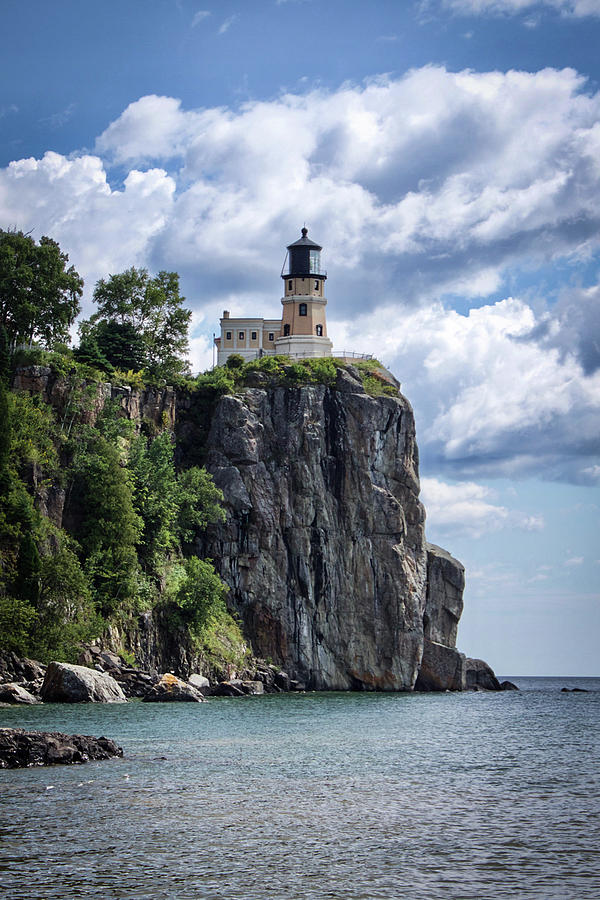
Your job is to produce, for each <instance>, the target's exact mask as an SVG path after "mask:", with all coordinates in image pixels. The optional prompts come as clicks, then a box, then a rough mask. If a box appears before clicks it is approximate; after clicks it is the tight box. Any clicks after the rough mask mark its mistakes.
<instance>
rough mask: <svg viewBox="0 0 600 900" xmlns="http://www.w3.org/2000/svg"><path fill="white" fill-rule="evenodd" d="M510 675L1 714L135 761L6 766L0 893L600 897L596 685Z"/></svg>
mask: <svg viewBox="0 0 600 900" xmlns="http://www.w3.org/2000/svg"><path fill="white" fill-rule="evenodd" d="M509 677H510V676H509ZM511 680H514V681H516V683H517V684H519V685H520V687H521V688H522V690H521V691H519V692H518V693H517V692H507V693H501V694H487V693H466V694H412V695H411V694H358V693H352V694H338V693H324V694H315V693H308V694H296V695H295V694H288V695H281V694H280V695H272V696H266V697H245V698H239V699H228V698H223V699H214V700H211V701H210V702H208V703H204V704H185V703H182V704H172V705H170V704H146V703H139V702H133V703H129V704H127V705H117V706H112V705H109V706H104V705H100V704H89V705H85V706H66V705H48V706H40V707H33V708H24V707H20V708H11V709H2V710H0V723H1V724H3V725H10V726H15V727H17V726H18V727H24V728H36V729H44V730H60V731H66V732H81V733H85V734H95V735H101V734H104V735H106V736H107V737H111V738H113V739H115V740H116V741H118V742H119V743H120V744H121V745H122V746H123V748H124V751H125V758H124V759H119V760H110V761H107V762H99V763H88V764H86V765H84V766H64V767H53V768H44V769H27V770H12V771H0V792H1V794H0V886H1V887H0V895H1V896H2V897H3V898H10V900H38V898H39V900H42V898H43V900H51V898H52V900H55V898H56V900H66V898H75V897H76V898H83V897H85V898H89V897H102V898H104V900H113V898H118V900H129V898H136V900H138V898H148V900H150V898H151V900H158V898H160V900H162V898H165V900H183V898H186V900H187V898H190V900H192V898H210V900H213V898H214V900H217V898H219V900H255V898H256V900H308V898H318V900H321V898H338V900H376V898H386V900H399V898H411V900H413V898H414V900H421V898H422V900H435V898H443V900H451V898H456V900H458V898H460V900H467V898H468V900H483V898H495V900H496V898H504V897H506V898H511V900H514V898H534V897H535V898H543V900H553V898H561V900H563V898H573V900H585V898H594V900H597V898H598V897H600V800H599V795H600V791H599V777H600V775H599V773H600V769H599V753H598V751H599V748H600V741H599V738H600V679H583V678H580V679H567V678H560V679H536V678H512V679H511ZM575 685H578V686H580V687H585V688H588V689H589V691H590V692H589V693H574V694H573V693H561V692H560V688H561V687H563V686H568V687H573V686H575Z"/></svg>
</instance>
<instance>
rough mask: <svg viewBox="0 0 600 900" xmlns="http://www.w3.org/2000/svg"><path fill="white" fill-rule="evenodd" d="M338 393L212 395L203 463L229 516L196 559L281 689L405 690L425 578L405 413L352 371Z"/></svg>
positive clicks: (418, 640)
mask: <svg viewBox="0 0 600 900" xmlns="http://www.w3.org/2000/svg"><path fill="white" fill-rule="evenodd" d="M342 387H343V390H342V391H339V390H334V389H330V388H326V387H325V386H320V385H319V386H305V387H298V388H282V387H268V388H265V389H258V388H250V389H246V390H245V391H244V393H243V395H241V396H225V397H223V398H221V400H220V401H219V403H218V404H217V406H216V409H215V410H214V413H213V416H212V420H211V425H210V431H209V434H208V439H207V444H206V466H207V468H208V469H209V471H210V472H211V473H212V474H213V476H214V479H215V482H216V484H217V485H218V486H219V487H220V488H221V489H222V490H223V492H224V495H225V502H226V508H227V513H228V516H227V521H226V523H225V524H224V525H223V526H220V527H219V528H217V529H215V530H213V531H212V532H211V535H210V538H207V539H206V540H205V541H204V544H203V546H202V547H200V548H199V549H200V551H201V552H202V553H204V555H206V556H208V557H210V558H212V559H213V560H214V561H215V564H216V565H217V566H218V568H219V570H220V574H221V575H222V577H223V578H224V580H225V581H226V582H227V584H228V585H229V586H230V589H231V593H230V601H231V602H232V604H233V605H234V606H235V608H236V610H237V611H238V613H239V615H240V617H241V618H242V621H243V625H244V631H245V634H246V635H247V636H248V637H249V638H250V640H251V643H252V646H253V650H254V652H255V653H256V654H257V655H259V656H262V657H264V658H267V659H272V660H273V661H275V662H276V663H277V664H278V665H280V666H282V667H283V668H284V669H285V671H286V672H287V673H288V675H289V677H290V678H291V679H292V680H294V681H299V682H301V683H303V684H306V685H307V687H309V688H313V689H340V690H345V689H359V690H360V689H362V690H411V689H412V688H413V686H414V683H415V680H416V677H417V672H418V668H419V664H420V661H421V655H422V650H423V613H424V608H425V595H426V577H427V554H426V549H425V539H424V512H423V507H422V505H421V503H420V502H419V498H418V494H419V479H418V452H417V447H416V443H415V432H414V421H413V415H412V410H411V407H410V405H409V403H408V401H407V400H405V399H404V397H402V396H401V395H398V397H388V396H383V397H378V398H372V397H370V396H368V395H367V394H365V392H364V389H363V387H362V384H361V383H360V381H359V380H358V379H357V378H355V377H354V376H353V375H352V373H351V371H349V370H346V372H345V373H344V377H343V385H342Z"/></svg>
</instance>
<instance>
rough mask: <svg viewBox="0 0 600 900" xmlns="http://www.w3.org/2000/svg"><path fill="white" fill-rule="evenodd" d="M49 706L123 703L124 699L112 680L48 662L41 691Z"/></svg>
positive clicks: (80, 668)
mask: <svg viewBox="0 0 600 900" xmlns="http://www.w3.org/2000/svg"><path fill="white" fill-rule="evenodd" d="M41 696H42V700H46V701H48V702H50V703H126V702H127V698H126V697H125V694H124V693H123V691H122V690H121V687H120V686H119V685H118V684H117V682H116V681H115V679H114V678H112V677H111V676H110V675H107V674H106V672H96V671H95V670H94V669H88V668H86V667H85V666H74V665H71V664H69V663H61V662H51V663H50V664H49V665H48V668H47V670H46V676H45V678H44V684H43V685H42V691H41Z"/></svg>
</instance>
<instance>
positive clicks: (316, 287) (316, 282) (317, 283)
mask: <svg viewBox="0 0 600 900" xmlns="http://www.w3.org/2000/svg"><path fill="white" fill-rule="evenodd" d="M318 290H319V282H318V281H315V291H318Z"/></svg>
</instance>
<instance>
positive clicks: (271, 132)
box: [0, 66, 600, 505]
mask: <svg viewBox="0 0 600 900" xmlns="http://www.w3.org/2000/svg"><path fill="white" fill-rule="evenodd" d="M113 164H116V165H117V166H118V167H119V168H116V169H113V170H112V171H111V166H112V165H113ZM122 171H124V172H125V178H124V182H123V184H122V186H118V187H115V186H112V185H111V183H110V182H109V178H108V176H107V172H109V173H111V174H112V173H113V172H115V173H118V174H120V173H121V172H122ZM599 194H600V94H599V93H593V92H592V91H590V90H588V89H587V85H586V83H585V81H584V79H582V78H581V77H580V76H579V75H578V74H577V73H576V72H574V71H573V70H571V69H565V70H562V71H557V70H554V69H544V70H543V71H540V72H537V73H527V72H507V73H501V72H488V73H474V72H470V71H465V72H459V73H451V72H448V71H446V70H445V69H443V68H441V67H434V66H428V67H424V68H422V69H417V70H414V71H411V72H409V73H407V74H406V75H405V76H404V77H402V78H399V79H390V78H379V79H372V80H370V81H369V82H367V83H365V84H364V85H362V86H356V85H351V84H346V85H343V86H342V87H340V88H339V89H338V90H337V91H331V92H328V91H323V90H312V91H309V92H307V93H305V94H291V93H288V94H285V95H283V96H281V97H278V98H276V99H274V100H271V101H264V102H250V103H246V104H243V105H241V106H240V107H239V108H237V109H230V108H208V109H193V110H186V109H184V108H183V107H182V105H181V102H180V101H179V100H177V99H175V98H172V97H160V96H156V95H151V96H147V97H142V98H141V99H139V100H138V101H136V102H134V103H132V104H130V105H129V106H128V107H127V108H126V109H125V110H124V111H123V113H122V114H121V115H120V116H119V117H118V118H117V119H116V120H115V121H114V122H112V123H111V124H110V125H109V126H108V127H107V128H106V130H105V131H104V132H103V134H102V135H100V137H99V138H98V140H97V143H96V148H95V155H89V154H85V155H83V154H82V155H80V156H77V155H75V154H74V155H73V156H71V157H64V156H60V155H59V154H56V153H47V154H46V155H45V156H44V157H43V159H42V160H33V159H29V160H20V161H18V162H15V163H13V164H11V166H9V167H8V168H7V169H4V170H1V171H0V216H1V218H2V221H3V222H5V223H6V224H7V225H12V226H16V227H18V228H23V229H26V230H29V229H31V228H34V229H35V234H36V235H37V236H39V235H40V234H42V233H48V234H51V235H52V236H53V237H55V238H56V239H57V240H58V241H59V243H60V244H61V246H62V247H63V248H64V249H65V250H66V251H67V252H69V254H70V256H71V260H72V261H73V262H74V264H75V265H76V267H77V269H78V270H79V271H80V272H82V274H83V275H84V276H85V277H86V278H87V279H88V284H90V285H93V280H95V279H96V278H98V277H100V276H101V275H106V274H107V273H108V272H114V271H120V270H122V269H123V268H126V267H127V266H130V265H146V266H148V267H149V268H151V269H153V270H154V271H156V270H158V269H160V268H166V269H169V270H177V271H179V272H180V273H181V276H182V285H183V289H184V293H185V294H186V295H187V297H188V301H189V303H190V305H191V306H192V307H193V309H194V310H195V312H197V313H198V314H199V315H200V314H202V313H203V314H204V316H205V318H204V319H202V318H201V316H200V318H199V320H198V322H199V325H198V328H199V329H202V328H204V329H205V332H204V333H205V335H206V334H210V333H211V332H212V331H213V330H214V327H215V326H216V324H217V321H218V317H219V314H220V312H221V311H222V309H224V308H229V309H231V310H232V313H233V314H236V313H250V312H251V311H256V312H259V313H262V314H265V315H276V314H277V312H278V310H279V309H280V306H279V297H280V289H279V284H280V282H279V277H278V276H279V270H280V268H281V263H282V261H283V256H284V252H285V251H284V245H285V244H286V243H287V242H289V241H290V240H293V239H294V237H295V236H296V235H297V233H298V229H299V227H300V226H301V225H302V223H303V222H304V221H306V222H307V223H308V225H309V226H310V234H311V236H315V237H316V238H317V239H321V240H322V241H323V243H324V244H325V254H326V260H327V263H326V264H327V266H328V268H329V270H330V275H331V282H330V283H329V282H328V286H329V284H330V285H331V287H330V290H329V291H328V293H329V296H330V306H329V322H330V333H331V334H332V337H333V339H334V343H335V344H336V346H337V347H338V348H340V349H341V348H342V347H346V348H348V349H356V350H359V351H360V350H364V351H372V352H374V353H376V355H378V356H381V357H382V358H383V360H384V361H386V362H388V363H390V364H391V365H392V366H393V368H394V370H395V371H396V372H397V374H398V376H399V377H400V378H401V380H402V381H404V382H406V384H407V391H408V394H409V396H410V398H411V400H412V401H413V402H414V404H415V408H416V410H417V415H418V425H419V440H420V444H421V449H422V451H423V455H424V459H425V460H428V461H430V462H432V463H433V464H435V465H436V466H443V467H446V469H447V470H448V471H449V472H451V473H452V475H454V476H460V477H466V478H473V479H476V478H480V477H482V473H485V472H486V471H491V470H494V471H495V472H496V474H498V473H499V472H505V473H511V474H512V473H515V472H528V471H532V470H536V471H539V470H540V468H543V469H544V470H545V472H546V474H547V476H548V477H557V478H562V477H569V478H573V479H574V480H582V481H585V480H587V481H592V480H593V476H594V473H595V472H596V469H595V467H596V466H597V464H598V458H597V455H595V454H597V452H598V433H599V431H600V429H599V427H598V416H599V399H598V398H599V397H600V384H599V382H598V379H599V378H600V375H599V372H600V368H599V367H600V349H599V347H598V339H597V334H598V322H599V316H600V313H599V310H600V287H599V286H596V287H589V288H577V289H575V288H571V289H569V291H567V292H566V293H565V294H564V295H563V296H562V297H560V298H559V300H558V303H557V304H556V306H555V307H554V309H553V310H549V309H548V308H546V307H545V306H544V304H543V303H542V302H540V303H538V305H535V304H534V302H533V301H532V302H526V301H525V300H524V299H522V298H519V297H515V298H507V299H504V300H503V301H502V302H497V303H493V302H489V303H487V304H484V305H481V306H480V308H479V309H473V310H471V312H470V313H469V314H468V315H462V314H460V313H458V312H453V311H451V310H448V309H446V308H445V306H444V300H446V301H447V299H448V295H449V294H453V295H457V296H458V297H460V298H462V301H463V303H464V301H465V300H467V299H468V300H469V301H475V304H476V305H477V304H478V303H481V300H482V298H486V297H488V296H490V295H492V294H496V295H498V294H499V293H500V291H501V290H502V289H503V284H504V281H505V278H506V275H507V273H510V272H511V271H513V270H514V268H515V267H530V268H535V267H536V266H538V265H544V267H545V270H546V271H547V270H548V267H550V266H551V265H552V264H553V263H554V262H558V263H560V264H561V266H562V267H563V269H565V268H567V269H568V267H569V266H572V267H573V270H574V269H575V268H576V267H577V266H578V265H580V264H581V263H582V262H585V263H586V265H587V264H588V263H589V261H590V260H591V259H593V258H594V254H596V253H599V252H600V209H599V208H598V204H597V202H596V198H597V197H598V195H599ZM507 293H508V292H507ZM209 319H210V321H209ZM194 340H195V341H197V343H196V344H195V345H194V353H195V357H194V359H195V361H196V365H200V364H201V363H202V362H203V361H205V360H206V359H207V354H208V356H210V352H211V348H210V346H209V345H205V344H203V343H202V338H201V333H200V331H198V333H197V334H196V336H195V338H194ZM492 505H493V504H492Z"/></svg>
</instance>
